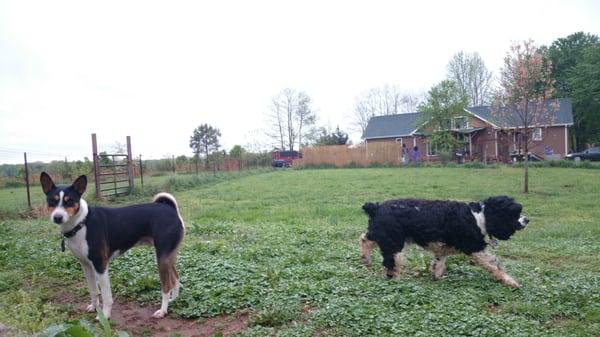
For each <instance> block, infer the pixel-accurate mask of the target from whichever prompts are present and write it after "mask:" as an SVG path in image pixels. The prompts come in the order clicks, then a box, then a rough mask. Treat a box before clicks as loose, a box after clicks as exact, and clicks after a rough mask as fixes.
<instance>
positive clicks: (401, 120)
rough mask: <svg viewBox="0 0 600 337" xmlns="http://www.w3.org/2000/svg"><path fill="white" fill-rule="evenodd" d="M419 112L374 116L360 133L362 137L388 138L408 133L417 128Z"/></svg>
mask: <svg viewBox="0 0 600 337" xmlns="http://www.w3.org/2000/svg"><path fill="white" fill-rule="evenodd" d="M420 116H421V114H420V113H418V112H414V113H406V114H398V115H388V116H374V117H371V119H370V120H369V124H367V128H366V129H365V131H364V132H363V134H362V138H363V139H373V138H389V137H399V136H407V135H410V133H411V132H413V131H414V130H415V129H416V128H417V121H418V119H419V117H420Z"/></svg>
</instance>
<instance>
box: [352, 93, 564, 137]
mask: <svg viewBox="0 0 600 337" xmlns="http://www.w3.org/2000/svg"><path fill="white" fill-rule="evenodd" d="M552 102H554V100H552V101H547V102H546V106H547V109H548V111H550V113H551V114H552V116H553V118H552V119H553V123H552V124H553V125H565V124H568V125H570V124H573V108H572V106H571V100H570V99H568V98H561V99H558V102H559V107H558V109H556V110H554V109H552V108H551V107H550V104H552ZM466 110H467V111H468V112H470V113H472V114H474V115H475V116H477V117H479V118H481V119H483V120H485V121H487V122H488V123H493V124H494V125H496V126H501V127H514V126H515V125H507V124H508V123H507V122H504V123H500V122H499V121H497V118H496V117H495V116H493V115H492V108H491V107H490V106H476V107H469V108H466ZM420 119H421V114H420V113H418V112H414V113H405V114H398V115H388V116H374V117H371V119H370V120H369V124H367V128H366V129H365V131H364V132H363V134H362V138H363V139H374V138H391V137H400V136H408V135H410V134H411V133H412V132H413V131H415V129H417V128H418V127H420V124H419V122H420Z"/></svg>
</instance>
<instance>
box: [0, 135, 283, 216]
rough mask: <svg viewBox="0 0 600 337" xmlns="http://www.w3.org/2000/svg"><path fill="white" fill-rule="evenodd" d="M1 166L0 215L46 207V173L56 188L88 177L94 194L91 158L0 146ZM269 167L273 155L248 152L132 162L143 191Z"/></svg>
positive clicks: (140, 159)
mask: <svg viewBox="0 0 600 337" xmlns="http://www.w3.org/2000/svg"><path fill="white" fill-rule="evenodd" d="M0 163H4V164H0V215H2V214H7V213H15V212H21V211H26V210H28V209H36V208H42V207H44V205H45V202H46V201H45V200H46V199H45V195H44V193H43V192H42V188H41V185H40V182H39V177H40V173H41V172H43V171H45V172H47V173H48V174H50V176H51V177H52V179H53V180H54V182H55V183H56V184H57V185H69V184H71V183H72V182H73V181H74V180H75V179H76V178H77V177H78V176H80V175H86V176H87V177H88V192H87V194H88V195H92V194H95V188H94V185H95V184H94V174H93V173H94V171H93V170H94V169H93V167H94V166H93V163H92V161H91V160H89V159H88V158H85V159H83V160H69V158H68V156H65V155H63V154H58V153H51V152H40V151H27V152H23V151H20V150H15V149H9V148H3V147H0ZM270 166H271V155H270V153H258V154H252V153H246V154H244V155H242V156H241V157H240V158H233V157H229V156H225V155H223V156H221V157H217V158H214V159H212V160H196V159H195V158H189V157H186V156H179V157H175V156H172V157H170V158H163V159H149V160H142V156H141V155H138V156H137V157H134V159H133V174H134V187H135V188H140V189H143V186H144V184H148V183H149V180H153V178H154V177H157V179H154V181H162V180H164V179H161V178H163V177H165V176H169V177H170V176H173V175H193V174H217V173H218V172H231V171H242V170H252V169H260V168H265V167H270ZM150 183H152V182H150Z"/></svg>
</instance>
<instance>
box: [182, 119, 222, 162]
mask: <svg viewBox="0 0 600 337" xmlns="http://www.w3.org/2000/svg"><path fill="white" fill-rule="evenodd" d="M219 137H221V131H219V129H217V128H213V127H212V126H210V125H208V124H202V125H200V126H199V127H197V128H195V129H194V132H193V133H192V136H191V137H190V147H191V148H192V150H193V151H194V154H195V156H196V158H200V157H201V156H202V155H204V157H205V158H208V156H209V155H210V154H211V153H213V152H215V151H218V150H219V146H220V145H219ZM206 167H208V160H207V161H206Z"/></svg>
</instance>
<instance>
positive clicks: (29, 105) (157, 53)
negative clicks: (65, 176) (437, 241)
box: [0, 0, 600, 163]
mask: <svg viewBox="0 0 600 337" xmlns="http://www.w3.org/2000/svg"><path fill="white" fill-rule="evenodd" d="M576 31H585V32H589V33H594V34H599V33H600V2H598V1H594V0H590V1H577V0H567V1H548V0H545V1H523V0H502V1H410V2H409V1H374V0H365V1H325V0H317V1H309V0H302V1H283V0H279V1H259V0H255V1H246V0H240V1H227V0H223V1H189V2H184V1H160V2H158V1H156V2H155V1H124V0H120V1H94V2H91V1H36V2H32V1H25V0H15V1H3V0H0V163H2V162H12V161H15V160H16V161H20V160H21V158H22V152H23V151H27V152H29V153H30V157H33V158H32V160H36V159H38V160H48V159H56V158H61V157H65V156H66V157H68V158H72V159H79V158H82V157H83V156H88V157H89V156H90V153H91V141H90V134H91V133H94V132H95V133H97V134H98V138H99V142H100V150H110V147H111V144H114V142H116V141H120V142H124V141H125V136H127V135H130V136H131V137H132V142H133V149H134V154H135V155H138V154H142V155H144V158H162V157H164V156H166V155H169V156H170V155H180V154H187V155H190V154H191V150H190V148H189V146H188V143H189V136H190V135H191V133H192V130H193V129H194V128H195V127H196V126H198V125H199V124H202V123H209V124H211V125H213V126H215V127H218V128H219V129H220V130H221V133H222V139H221V143H222V144H223V145H224V146H225V148H227V149H229V148H231V147H232V146H233V145H234V144H242V145H244V144H248V143H250V142H252V141H253V139H252V138H254V135H255V134H256V132H253V131H254V130H258V129H263V128H264V126H265V113H266V112H267V111H268V109H269V102H270V99H271V97H273V96H274V95H275V94H277V93H278V92H279V91H280V90H281V89H283V88H285V87H291V88H295V89H298V90H304V91H306V92H307V93H308V94H309V95H310V97H311V98H312V100H313V108H315V109H316V110H317V111H318V115H319V124H322V125H330V126H333V127H335V126H336V125H340V126H341V127H342V129H349V125H350V123H351V115H352V109H353V103H354V99H355V97H356V95H358V94H360V93H361V92H363V91H365V90H367V89H369V88H371V87H376V86H381V85H384V84H394V85H398V86H400V87H401V88H403V89H404V90H406V91H407V92H413V93H416V92H421V91H426V90H427V89H428V88H430V87H431V86H432V85H434V84H435V83H437V82H439V81H441V80H442V79H443V78H444V77H445V75H446V64H447V63H448V61H449V59H450V57H451V56H452V55H453V54H454V53H456V52H458V51H461V50H464V51H467V52H473V51H477V52H479V54H480V55H481V56H482V57H483V59H484V60H485V62H486V64H487V66H488V68H489V69H491V70H492V71H494V72H495V73H497V72H498V69H499V68H500V66H501V63H502V58H503V57H504V55H505V53H506V51H507V50H508V47H509V46H510V44H511V43H512V42H515V41H521V40H525V39H530V38H531V39H534V40H535V42H536V43H537V44H550V43H551V42H552V41H553V40H555V39H556V38H559V37H565V36H567V35H569V34H571V33H574V32H576ZM359 137H360V136H359V135H356V134H354V135H353V138H354V139H355V140H356V139H358V138H359Z"/></svg>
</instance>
